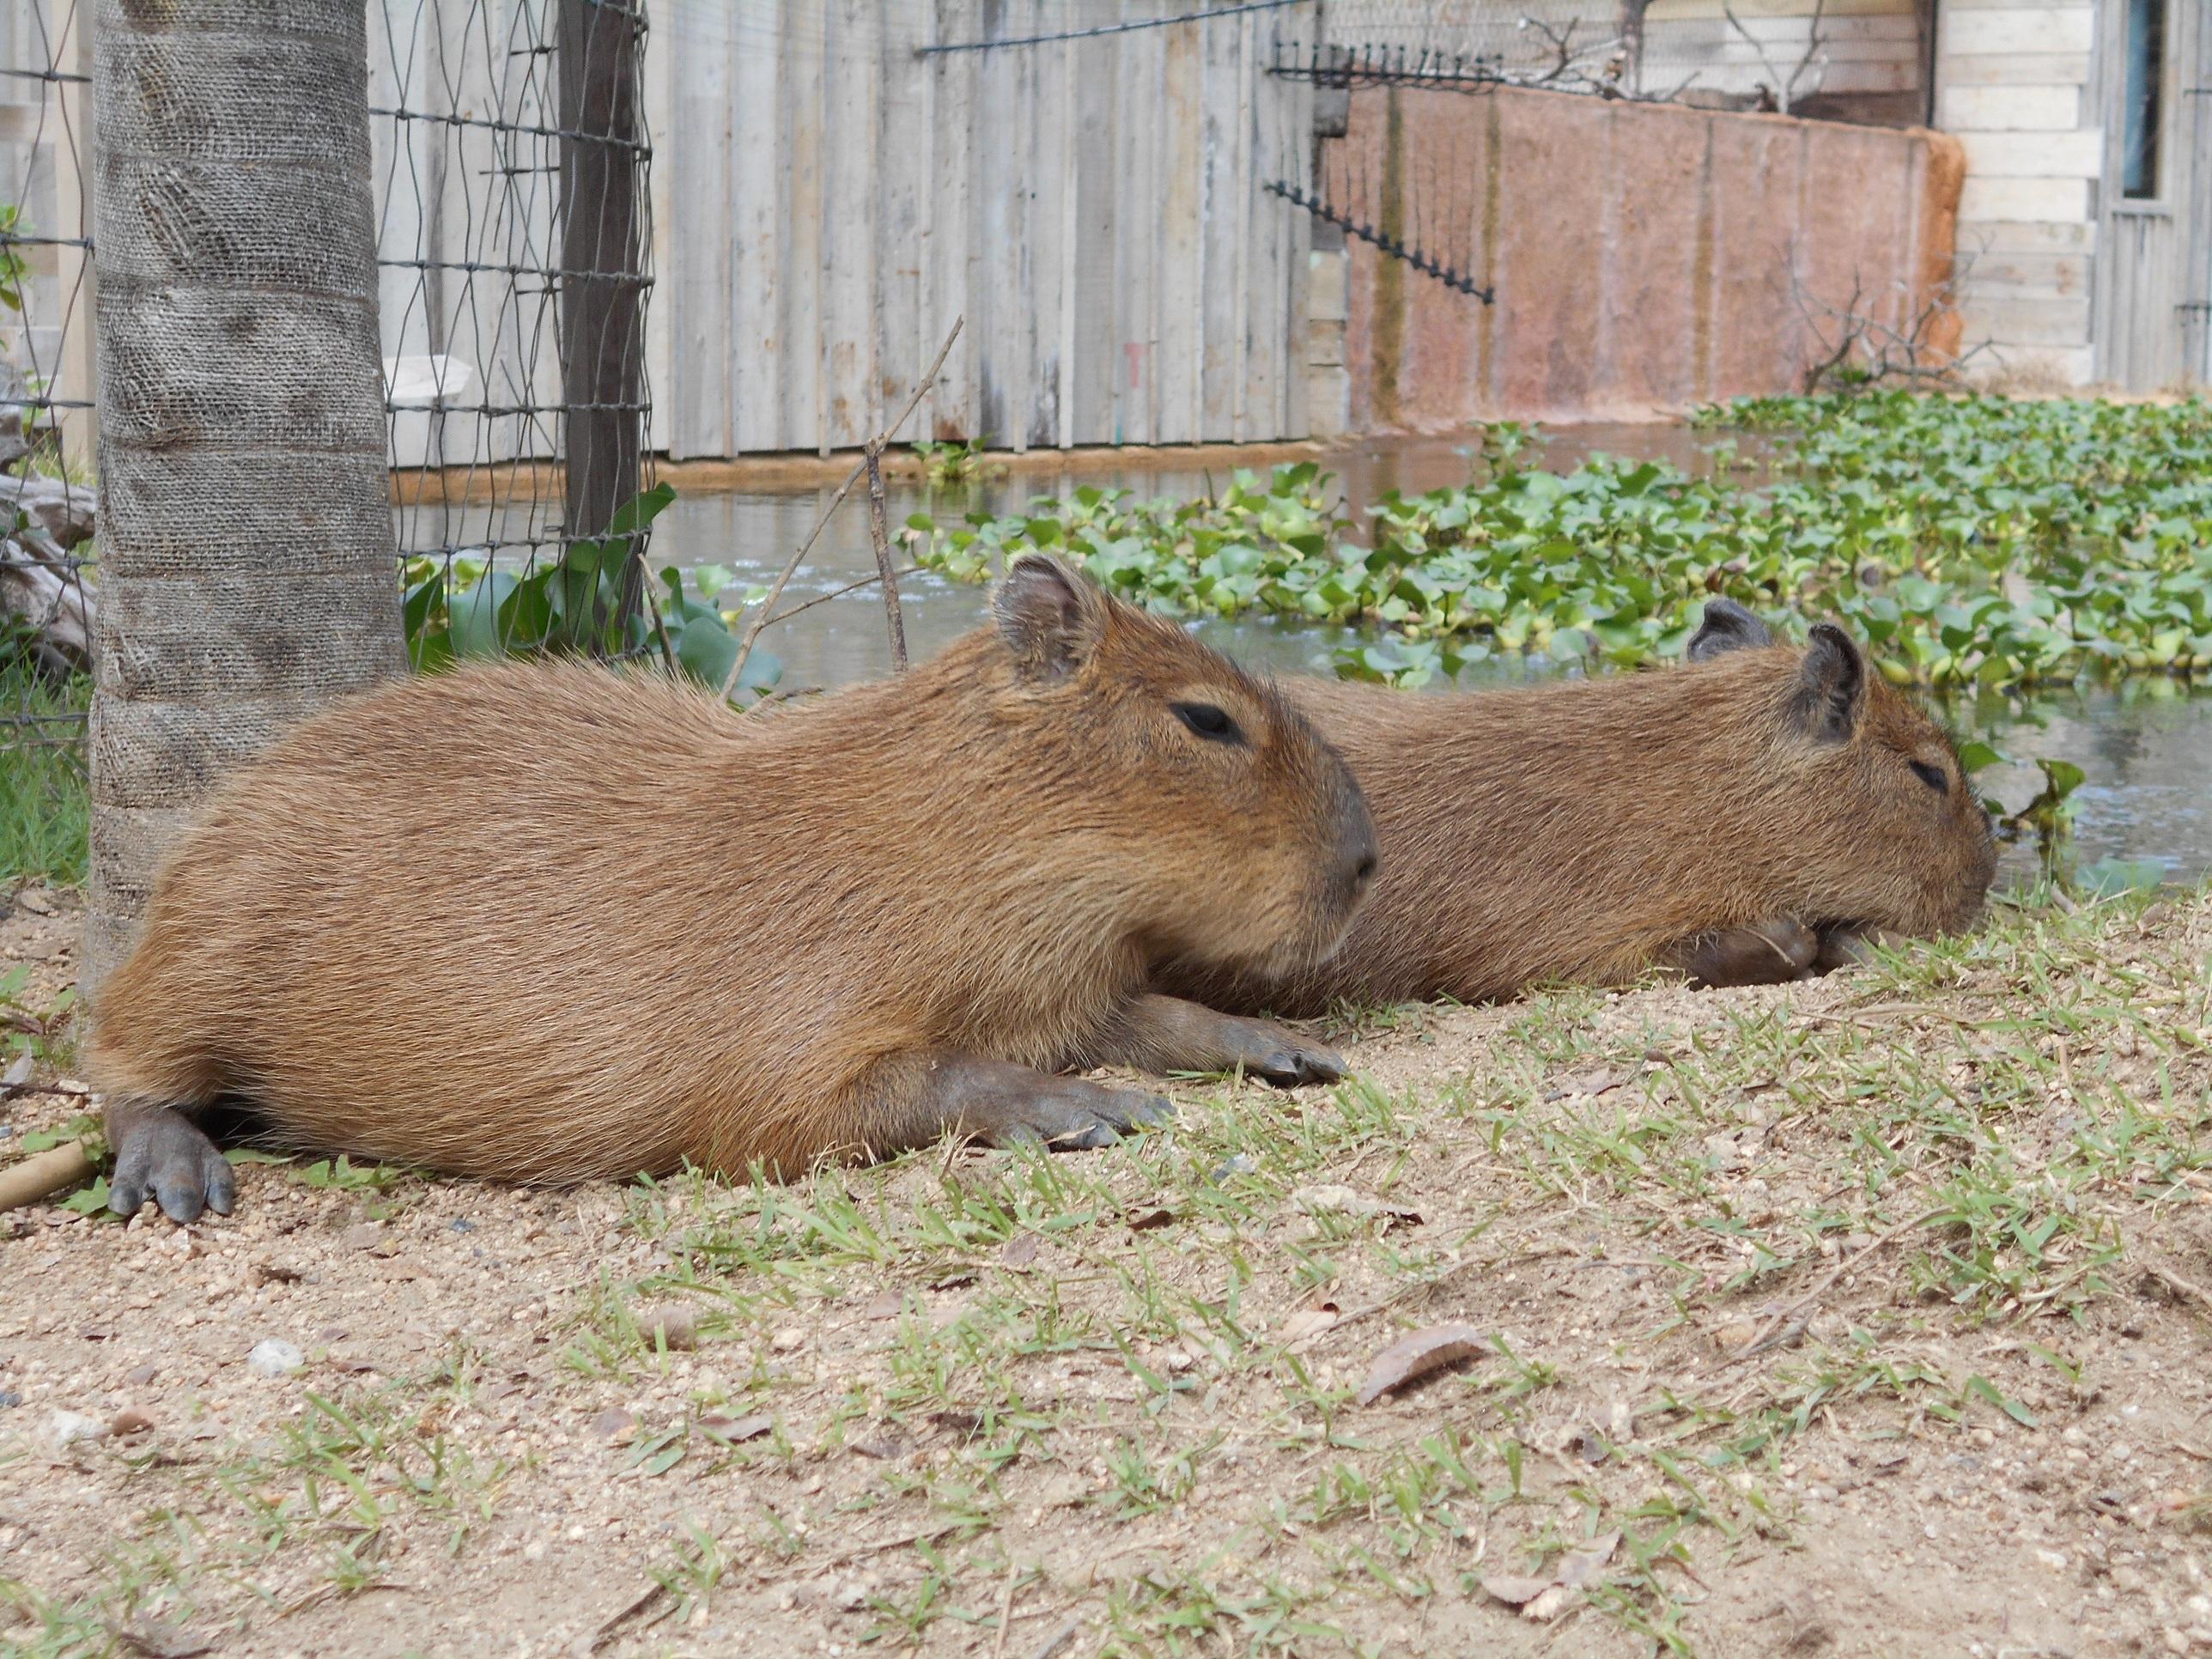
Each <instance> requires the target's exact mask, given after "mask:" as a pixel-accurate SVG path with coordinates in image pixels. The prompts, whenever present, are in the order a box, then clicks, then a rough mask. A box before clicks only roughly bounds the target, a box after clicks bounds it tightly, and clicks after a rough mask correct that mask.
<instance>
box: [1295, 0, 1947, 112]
mask: <svg viewBox="0 0 2212 1659" xmlns="http://www.w3.org/2000/svg"><path fill="white" fill-rule="evenodd" d="M1935 15H1936V11H1935V4H1934V0H1853V3H1851V4H1850V5H1849V6H1845V5H1844V4H1841V3H1838V0H1717V3H1711V4H1701V5H1696V6H1682V5H1659V4H1655V3H1653V0H1327V3H1326V4H1325V5H1324V6H1323V7H1322V9H1321V11H1320V13H1319V15H1318V22H1317V24H1316V25H1312V26H1307V27H1304V29H1303V33H1301V34H1300V35H1299V38H1298V42H1297V44H1298V46H1300V48H1302V50H1303V52H1304V55H1305V56H1306V58H1307V59H1308V62H1309V67H1310V69H1311V70H1318V71H1320V72H1322V73H1323V74H1324V75H1328V76H1334V77H1335V79H1336V83H1337V84H1340V85H1363V84H1364V85H1395V84H1409V85H1425V86H1446V87H1451V86H1456V87H1458V88H1462V89H1466V90H1480V89H1484V88H1490V87H1497V86H1517V87H1531V88H1539V89H1541V90H1545V91H1552V92H1568V93H1583V94H1595V95H1597V96H1600V97H1607V98H1624V99H1636V100H1660V101H1668V102H1680V103H1688V104H1696V105H1700V106H1705V107H1708V108H1719V109H1736V110H1768V111H1773V112H1780V113H1794V114H1802V115H1808V116H1818V117H1822V118H1829V119H1837V120H1845V121H1857V122H1865V123H1871V124H1875V125H1903V124H1908V123H1912V122H1920V121H1925V120H1926V119H1928V118H1929V100H1928V82H1929V70H1930V68H1931V65H1932V53H1933V49H1934V43H1935Z"/></svg>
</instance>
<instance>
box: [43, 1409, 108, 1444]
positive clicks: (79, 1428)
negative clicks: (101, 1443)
mask: <svg viewBox="0 0 2212 1659" xmlns="http://www.w3.org/2000/svg"><path fill="white" fill-rule="evenodd" d="M47 1432H48V1433H49V1434H50V1435H52V1437H53V1443H54V1449H55V1450H56V1451H65V1450H67V1449H69V1448H70V1447H71V1446H74V1445H76V1443H78V1442H79V1441H81V1440H105V1439H106V1438H107V1424H106V1419H102V1418H98V1417H87V1416H85V1415H84V1414H83V1413H82V1412H56V1413H54V1415H53V1419H52V1422H51V1423H49V1424H48V1425H47Z"/></svg>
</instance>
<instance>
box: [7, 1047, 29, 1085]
mask: <svg viewBox="0 0 2212 1659" xmlns="http://www.w3.org/2000/svg"><path fill="white" fill-rule="evenodd" d="M30 1084H31V1051H30V1050H29V1049H27V1048H26V1049H25V1050H24V1051H23V1052H22V1053H21V1054H19V1055H17V1056H16V1057H15V1064H14V1065H12V1066H9V1068H8V1069H7V1070H6V1071H4V1072H0V1094H13V1093H15V1091H17V1090H18V1089H27V1088H28V1087H29V1086H30Z"/></svg>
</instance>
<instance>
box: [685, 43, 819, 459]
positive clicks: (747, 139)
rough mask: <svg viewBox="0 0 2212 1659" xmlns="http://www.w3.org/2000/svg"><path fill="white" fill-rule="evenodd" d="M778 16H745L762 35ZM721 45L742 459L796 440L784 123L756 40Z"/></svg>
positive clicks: (730, 344)
mask: <svg viewBox="0 0 2212 1659" xmlns="http://www.w3.org/2000/svg"><path fill="white" fill-rule="evenodd" d="M753 15H754V16H755V18H756V20H757V22H758V23H759V25H760V26H761V27H763V28H765V29H768V30H769V31H775V29H776V28H777V27H779V24H780V21H781V5H780V4H778V3H775V0H764V3H763V4H762V5H761V6H760V7H758V8H757V10H756V11H755V13H754V14H753ZM770 38H775V37H774V34H773V33H771V36H770ZM712 44H713V43H711V42H709V43H708V45H709V46H711V45H712ZM721 46H722V50H723V52H724V54H725V56H726V61H727V75H726V79H727V81H728V83H729V85H730V88H731V96H732V99H733V100H734V104H735V106H734V107H733V108H732V111H731V125H730V140H729V143H730V159H729V169H730V175H729V176H730V197H729V203H728V205H727V207H726V208H725V209H724V210H723V211H725V212H726V213H728V214H729V216H730V218H731V224H732V240H731V255H730V276H729V287H728V289H727V290H726V304H727V305H728V307H729V317H728V322H727V325H726V326H727V333H726V336H725V339H726V348H725V351H724V354H723V358H722V361H723V362H724V363H725V366H726V367H725V373H726V374H727V376H728V378H729V381H730V392H729V403H730V416H731V425H732V428H733V429H734V430H735V432H736V435H737V445H738V451H739V452H740V453H747V452H755V453H757V452H758V451H761V450H769V449H792V448H795V447H798V446H799V443H800V442H802V441H803V440H801V439H799V438H798V437H796V436H795V435H793V433H792V432H791V431H790V429H789V428H788V427H787V423H786V419H785V412H784V411H785V398H784V385H783V383H784V381H785V380H786V379H787V378H788V377H789V375H790V374H791V373H792V366H791V363H790V362H789V358H790V355H791V354H790V351H789V349H788V346H787V342H788V340H789V336H788V334H787V332H786V327H785V319H784V315H783V299H782V296H783V290H784V286H785V285H784V282H783V262H784V258H785V256H786V246H785V240H784V238H783V236H782V235H781V233H780V232H779V229H778V216H779V215H780V214H781V213H782V212H784V211H785V207H786V194H785V191H786V182H787V181H786V176H785V164H786V158H787V143H786V141H785V137H784V131H785V122H786V112H785V109H784V106H783V100H782V99H781V96H780V95H779V88H780V87H781V83H782V81H783V76H782V73H781V66H780V64H779V63H778V61H777V58H776V55H775V53H774V52H769V51H768V50H766V49H765V48H764V46H763V43H762V41H761V40H760V39H759V38H757V37H756V36H753V35H750V34H749V33H740V32H739V31H738V30H737V29H734V28H732V29H730V30H729V31H728V32H727V33H726V36H725V38H724V40H723V41H722V42H721ZM678 142H679V143H680V142H682V140H680V139H679V140H678ZM690 205H691V206H692V207H693V208H694V209H695V210H696V211H697V212H698V213H699V214H700V215H701V216H702V217H703V216H710V215H712V214H714V212H715V211H716V204H714V203H711V202H701V203H697V204H690Z"/></svg>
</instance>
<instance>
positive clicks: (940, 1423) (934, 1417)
mask: <svg viewBox="0 0 2212 1659" xmlns="http://www.w3.org/2000/svg"><path fill="white" fill-rule="evenodd" d="M929 1420H930V1422H931V1424H932V1425H933V1426H935V1427H937V1428H940V1429H945V1430H949V1431H951V1432H952V1433H954V1434H957V1435H960V1436H963V1437H965V1436H968V1435H972V1434H974V1433H975V1431H976V1430H978V1429H980V1428H981V1427H982V1426H983V1419H981V1418H980V1417H978V1416H976V1414H975V1413H974V1412H932V1413H930V1414H929Z"/></svg>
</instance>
